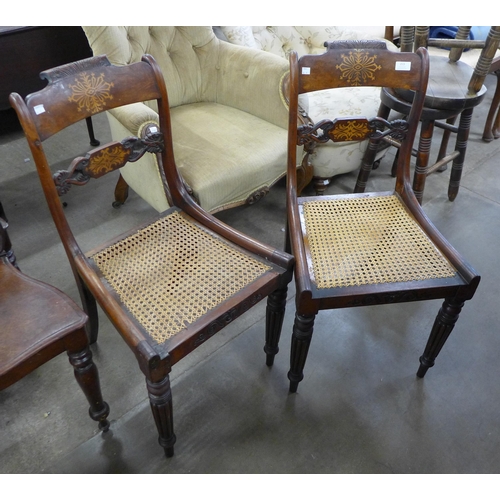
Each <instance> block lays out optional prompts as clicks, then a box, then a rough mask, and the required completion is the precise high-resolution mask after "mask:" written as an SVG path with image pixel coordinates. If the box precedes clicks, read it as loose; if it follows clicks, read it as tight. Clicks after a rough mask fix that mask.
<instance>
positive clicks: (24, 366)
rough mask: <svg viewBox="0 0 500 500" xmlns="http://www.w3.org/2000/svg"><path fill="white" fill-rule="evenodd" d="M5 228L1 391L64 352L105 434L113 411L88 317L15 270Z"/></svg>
mask: <svg viewBox="0 0 500 500" xmlns="http://www.w3.org/2000/svg"><path fill="white" fill-rule="evenodd" d="M2 212H3V210H2ZM5 228H6V224H5V221H4V220H0V318H1V324H2V327H1V329H0V390H2V389H5V388H7V387H9V386H11V385H12V384H14V383H15V382H17V381H18V380H21V379H22V378H23V377H25V376H26V375H28V374H29V373H31V372H33V371H34V370H35V369H36V368H38V367H39V366H41V365H43V364H45V363H47V362H49V361H50V360H51V359H53V358H54V357H56V356H58V355H59V354H61V353H63V352H66V353H67V354H68V357H69V361H70V363H71V365H72V366H73V369H74V375H75V378H76V380H77V382H78V384H79V385H80V387H81V389H82V391H83V393H84V395H85V397H86V398H87V401H88V403H89V405H90V409H89V414H90V417H91V418H92V419H93V420H95V421H97V422H99V429H101V430H103V431H107V430H108V428H109V422H108V420H107V417H108V415H109V406H108V404H107V403H106V402H105V401H103V399H102V395H101V387H100V383H99V374H98V371H97V367H96V366H95V364H94V362H93V361H92V352H91V351H90V349H89V341H88V338H87V331H86V327H87V320H88V318H87V315H86V314H85V313H84V312H83V311H82V310H81V309H80V308H79V307H78V306H77V305H76V304H75V303H74V302H73V301H72V300H70V299H69V297H67V296H66V295H65V294H63V293H62V292H61V291H59V290H57V289H56V288H54V287H52V286H50V285H48V284H46V283H42V282H40V281H37V280H34V279H32V278H30V277H29V276H26V275H25V274H23V273H22V272H21V271H20V270H19V269H18V268H17V267H16V266H15V265H14V264H13V261H12V258H11V255H12V254H11V242H10V239H9V237H8V235H7V231H6V229H5ZM14 261H15V260H14ZM33 391H36V387H33ZM61 405H64V402H61Z"/></svg>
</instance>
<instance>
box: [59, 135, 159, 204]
mask: <svg viewBox="0 0 500 500" xmlns="http://www.w3.org/2000/svg"><path fill="white" fill-rule="evenodd" d="M163 148H164V141H163V135H162V134H161V133H160V132H155V133H149V134H147V135H146V137H144V138H143V139H140V138H138V137H127V138H126V139H124V140H123V141H121V142H113V143H110V144H106V145H104V146H101V147H99V148H96V149H94V150H92V151H89V152H88V153H87V154H86V155H85V156H79V157H78V158H75V159H74V160H73V161H72V162H71V165H70V166H69V168H68V170H58V171H57V172H56V173H55V174H54V175H53V180H54V183H55V185H56V189H57V191H58V193H59V195H63V194H66V193H67V192H68V191H69V189H70V187H71V185H72V184H74V185H77V186H83V185H85V184H87V183H88V182H89V180H90V179H91V178H94V179H96V178H98V177H101V176H103V175H105V174H107V173H109V172H112V171H113V170H117V169H119V168H121V167H123V166H124V165H125V164H126V163H128V162H135V161H137V160H138V159H139V158H141V157H142V156H143V155H144V154H145V153H160V152H161V151H163Z"/></svg>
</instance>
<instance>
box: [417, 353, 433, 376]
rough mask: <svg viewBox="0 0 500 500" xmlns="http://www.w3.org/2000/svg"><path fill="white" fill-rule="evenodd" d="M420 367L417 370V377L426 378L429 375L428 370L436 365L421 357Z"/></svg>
mask: <svg viewBox="0 0 500 500" xmlns="http://www.w3.org/2000/svg"><path fill="white" fill-rule="evenodd" d="M419 361H420V366H419V368H418V370H417V377H418V378H424V376H425V374H426V373H427V370H428V369H429V368H431V367H432V366H434V363H430V362H429V361H428V360H427V359H425V358H424V357H423V356H420V359H419Z"/></svg>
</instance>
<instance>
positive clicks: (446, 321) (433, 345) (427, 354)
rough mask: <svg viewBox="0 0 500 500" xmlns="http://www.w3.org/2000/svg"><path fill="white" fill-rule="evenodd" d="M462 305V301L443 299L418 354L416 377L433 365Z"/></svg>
mask: <svg viewBox="0 0 500 500" xmlns="http://www.w3.org/2000/svg"><path fill="white" fill-rule="evenodd" d="M463 305H464V303H463V302H454V301H453V300H450V299H445V301H444V302H443V305H442V306H441V309H440V310H439V312H438V314H437V317H436V320H435V321H434V325H433V327H432V330H431V334H430V336H429V340H428V341H427V345H426V346H425V350H424V353H423V354H422V356H420V367H419V369H418V372H417V377H420V378H422V377H423V376H424V375H425V374H426V373H427V370H428V369H429V368H431V367H432V366H434V360H435V359H436V357H437V355H438V354H439V352H440V351H441V349H442V347H443V345H444V343H445V342H446V340H447V339H448V337H449V335H450V333H451V331H452V330H453V328H454V326H455V323H456V322H457V320H458V316H459V315H460V311H461V310H462V307H463Z"/></svg>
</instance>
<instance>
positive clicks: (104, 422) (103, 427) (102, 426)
mask: <svg viewBox="0 0 500 500" xmlns="http://www.w3.org/2000/svg"><path fill="white" fill-rule="evenodd" d="M104 405H105V408H104V409H103V410H102V412H100V414H96V413H94V414H92V413H91V411H90V410H89V414H90V418H91V419H92V420H96V421H97V422H98V423H99V430H100V431H102V432H108V431H109V426H110V423H109V420H108V419H107V416H108V415H109V405H108V403H106V402H105V401H104Z"/></svg>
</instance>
